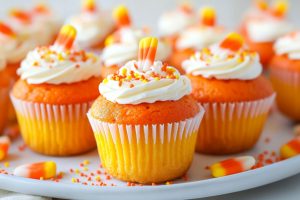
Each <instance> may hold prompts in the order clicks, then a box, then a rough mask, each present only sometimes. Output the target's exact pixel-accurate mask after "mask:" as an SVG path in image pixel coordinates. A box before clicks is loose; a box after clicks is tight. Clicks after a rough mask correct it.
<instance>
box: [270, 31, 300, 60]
mask: <svg viewBox="0 0 300 200" xmlns="http://www.w3.org/2000/svg"><path fill="white" fill-rule="evenodd" d="M274 49H275V52H276V54H277V55H284V54H286V55H287V56H288V58H289V59H291V60H300V32H294V33H291V34H289V35H286V36H284V37H281V38H279V39H278V40H277V41H276V42H275V45H274Z"/></svg>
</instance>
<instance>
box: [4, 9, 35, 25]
mask: <svg viewBox="0 0 300 200" xmlns="http://www.w3.org/2000/svg"><path fill="white" fill-rule="evenodd" d="M9 14H10V16H11V17H14V18H15V19H17V20H19V21H21V22H22V23H26V24H28V23H30V22H31V15H30V14H29V13H28V12H25V11H22V10H18V9H12V10H11V11H10V13H9Z"/></svg>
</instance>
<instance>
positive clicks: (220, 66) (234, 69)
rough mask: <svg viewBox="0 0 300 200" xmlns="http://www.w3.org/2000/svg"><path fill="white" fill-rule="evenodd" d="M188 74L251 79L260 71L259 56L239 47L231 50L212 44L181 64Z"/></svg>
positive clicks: (227, 78) (225, 78)
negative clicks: (235, 50) (233, 50)
mask: <svg viewBox="0 0 300 200" xmlns="http://www.w3.org/2000/svg"><path fill="white" fill-rule="evenodd" d="M182 66H183V68H184V69H185V71H186V72H187V73H188V74H192V75H194V76H198V75H201V76H203V77H205V78H216V79H220V80H229V79H238V80H252V79H255V78H257V77H258V76H259V75H260V74H261V73H262V66H261V63H260V61H259V56H258V54H257V53H254V52H247V51H245V50H243V49H241V50H240V51H238V52H231V51H229V50H226V49H222V48H220V47H219V45H214V46H212V47H211V48H210V49H204V50H203V51H201V52H197V53H196V54H195V55H194V56H192V57H191V58H190V59H189V60H185V61H184V62H183V64H182Z"/></svg>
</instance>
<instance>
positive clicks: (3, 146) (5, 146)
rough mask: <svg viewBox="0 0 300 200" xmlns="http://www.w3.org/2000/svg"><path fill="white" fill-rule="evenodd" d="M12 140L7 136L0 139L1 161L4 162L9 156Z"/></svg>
mask: <svg viewBox="0 0 300 200" xmlns="http://www.w3.org/2000/svg"><path fill="white" fill-rule="evenodd" d="M9 146H10V139H9V137H7V136H2V137H0V161H2V160H4V159H5V157H6V156H7V154H8V150H9Z"/></svg>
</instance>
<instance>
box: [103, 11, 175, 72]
mask: <svg viewBox="0 0 300 200" xmlns="http://www.w3.org/2000/svg"><path fill="white" fill-rule="evenodd" d="M113 13H114V18H115V21H116V23H117V24H118V30H117V31H116V32H114V33H113V34H111V35H110V36H109V37H107V38H106V40H105V47H104V49H103V52H102V61H103V67H102V77H106V76H108V75H109V74H113V73H115V72H117V71H118V69H120V67H121V66H122V65H124V64H125V63H126V62H128V61H130V60H133V59H137V55H138V45H139V41H140V39H141V38H143V37H145V36H146V35H147V30H145V29H135V28H133V27H132V25H131V19H130V16H129V13H128V10H127V8H126V7H124V6H118V7H117V8H116V9H115V10H114V12H113ZM171 50H172V49H171V46H170V45H169V44H168V43H167V42H163V41H160V43H159V46H158V50H157V51H158V53H157V55H158V58H157V59H159V60H162V61H167V59H168V57H169V55H170V54H171Z"/></svg>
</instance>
